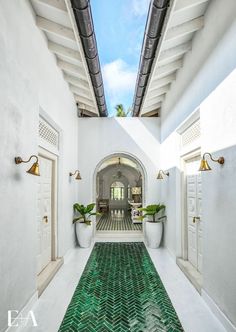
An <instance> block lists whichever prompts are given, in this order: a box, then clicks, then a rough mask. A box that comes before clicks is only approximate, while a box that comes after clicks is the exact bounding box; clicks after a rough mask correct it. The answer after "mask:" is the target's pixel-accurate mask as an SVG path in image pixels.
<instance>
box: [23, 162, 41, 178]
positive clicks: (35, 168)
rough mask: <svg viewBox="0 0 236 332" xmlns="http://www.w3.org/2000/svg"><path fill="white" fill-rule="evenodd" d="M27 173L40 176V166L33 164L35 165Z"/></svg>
mask: <svg viewBox="0 0 236 332" xmlns="http://www.w3.org/2000/svg"><path fill="white" fill-rule="evenodd" d="M26 172H27V173H29V174H32V175H36V176H40V172H39V164H38V163H37V162H36V163H33V165H32V166H31V167H30V169H29V170H28V171H26Z"/></svg>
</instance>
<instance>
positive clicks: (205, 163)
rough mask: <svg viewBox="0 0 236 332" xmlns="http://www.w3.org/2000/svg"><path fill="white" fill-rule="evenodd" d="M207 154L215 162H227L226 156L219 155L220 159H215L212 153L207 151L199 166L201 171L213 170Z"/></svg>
mask: <svg viewBox="0 0 236 332" xmlns="http://www.w3.org/2000/svg"><path fill="white" fill-rule="evenodd" d="M206 156H209V157H210V159H211V160H212V161H214V162H215V163H219V164H220V165H223V164H224V162H225V159H224V157H219V158H218V159H213V158H212V155H211V154H210V153H209V152H206V153H204V155H203V157H202V160H201V163H200V167H199V171H200V172H204V171H211V167H210V166H209V164H208V161H207V160H206Z"/></svg>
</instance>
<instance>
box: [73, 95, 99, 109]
mask: <svg viewBox="0 0 236 332" xmlns="http://www.w3.org/2000/svg"><path fill="white" fill-rule="evenodd" d="M74 96H75V99H76V100H77V101H78V102H79V103H81V104H84V105H88V106H90V107H94V103H93V101H92V100H91V99H88V98H85V97H81V96H80V95H77V94H76V93H75V94H74Z"/></svg>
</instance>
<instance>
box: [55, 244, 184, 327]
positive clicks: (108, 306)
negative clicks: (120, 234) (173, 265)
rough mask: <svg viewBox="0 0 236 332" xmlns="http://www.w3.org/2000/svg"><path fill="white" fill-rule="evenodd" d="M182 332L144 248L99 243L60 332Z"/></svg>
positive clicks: (133, 245) (141, 245)
mask: <svg viewBox="0 0 236 332" xmlns="http://www.w3.org/2000/svg"><path fill="white" fill-rule="evenodd" d="M128 331H131V332H162V331H163V332H164V331H165V332H179V331H183V328H182V326H181V323H180V321H179V319H178V317H177V314H176V312H175V309H174V308H173V306H172V304H171V301H170V299H169V297H168V295H167V293H166V290H165V288H164V286H163V284H162V282H161V279H160V277H159V275H158V273H157V272H156V269H155V267H154V265H153V263H152V261H151V259H150V256H149V254H148V252H147V250H146V248H145V246H144V244H143V243H96V244H95V246H94V249H93V251H92V253H91V255H90V258H89V260H88V262H87V265H86V267H85V270H84V272H83V274H82V277H81V279H80V281H79V284H78V286H77V288H76V290H75V292H74V295H73V297H72V300H71V302H70V305H69V307H68V309H67V312H66V314H65V317H64V319H63V321H62V324H61V326H60V329H59V332H128Z"/></svg>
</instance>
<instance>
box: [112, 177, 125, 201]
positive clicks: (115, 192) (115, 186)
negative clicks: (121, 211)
mask: <svg viewBox="0 0 236 332" xmlns="http://www.w3.org/2000/svg"><path fill="white" fill-rule="evenodd" d="M124 189H125V186H124V185H123V183H122V182H118V181H116V182H113V183H112V185H111V188H110V194H111V199H113V200H116V201H119V200H122V199H124Z"/></svg>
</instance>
